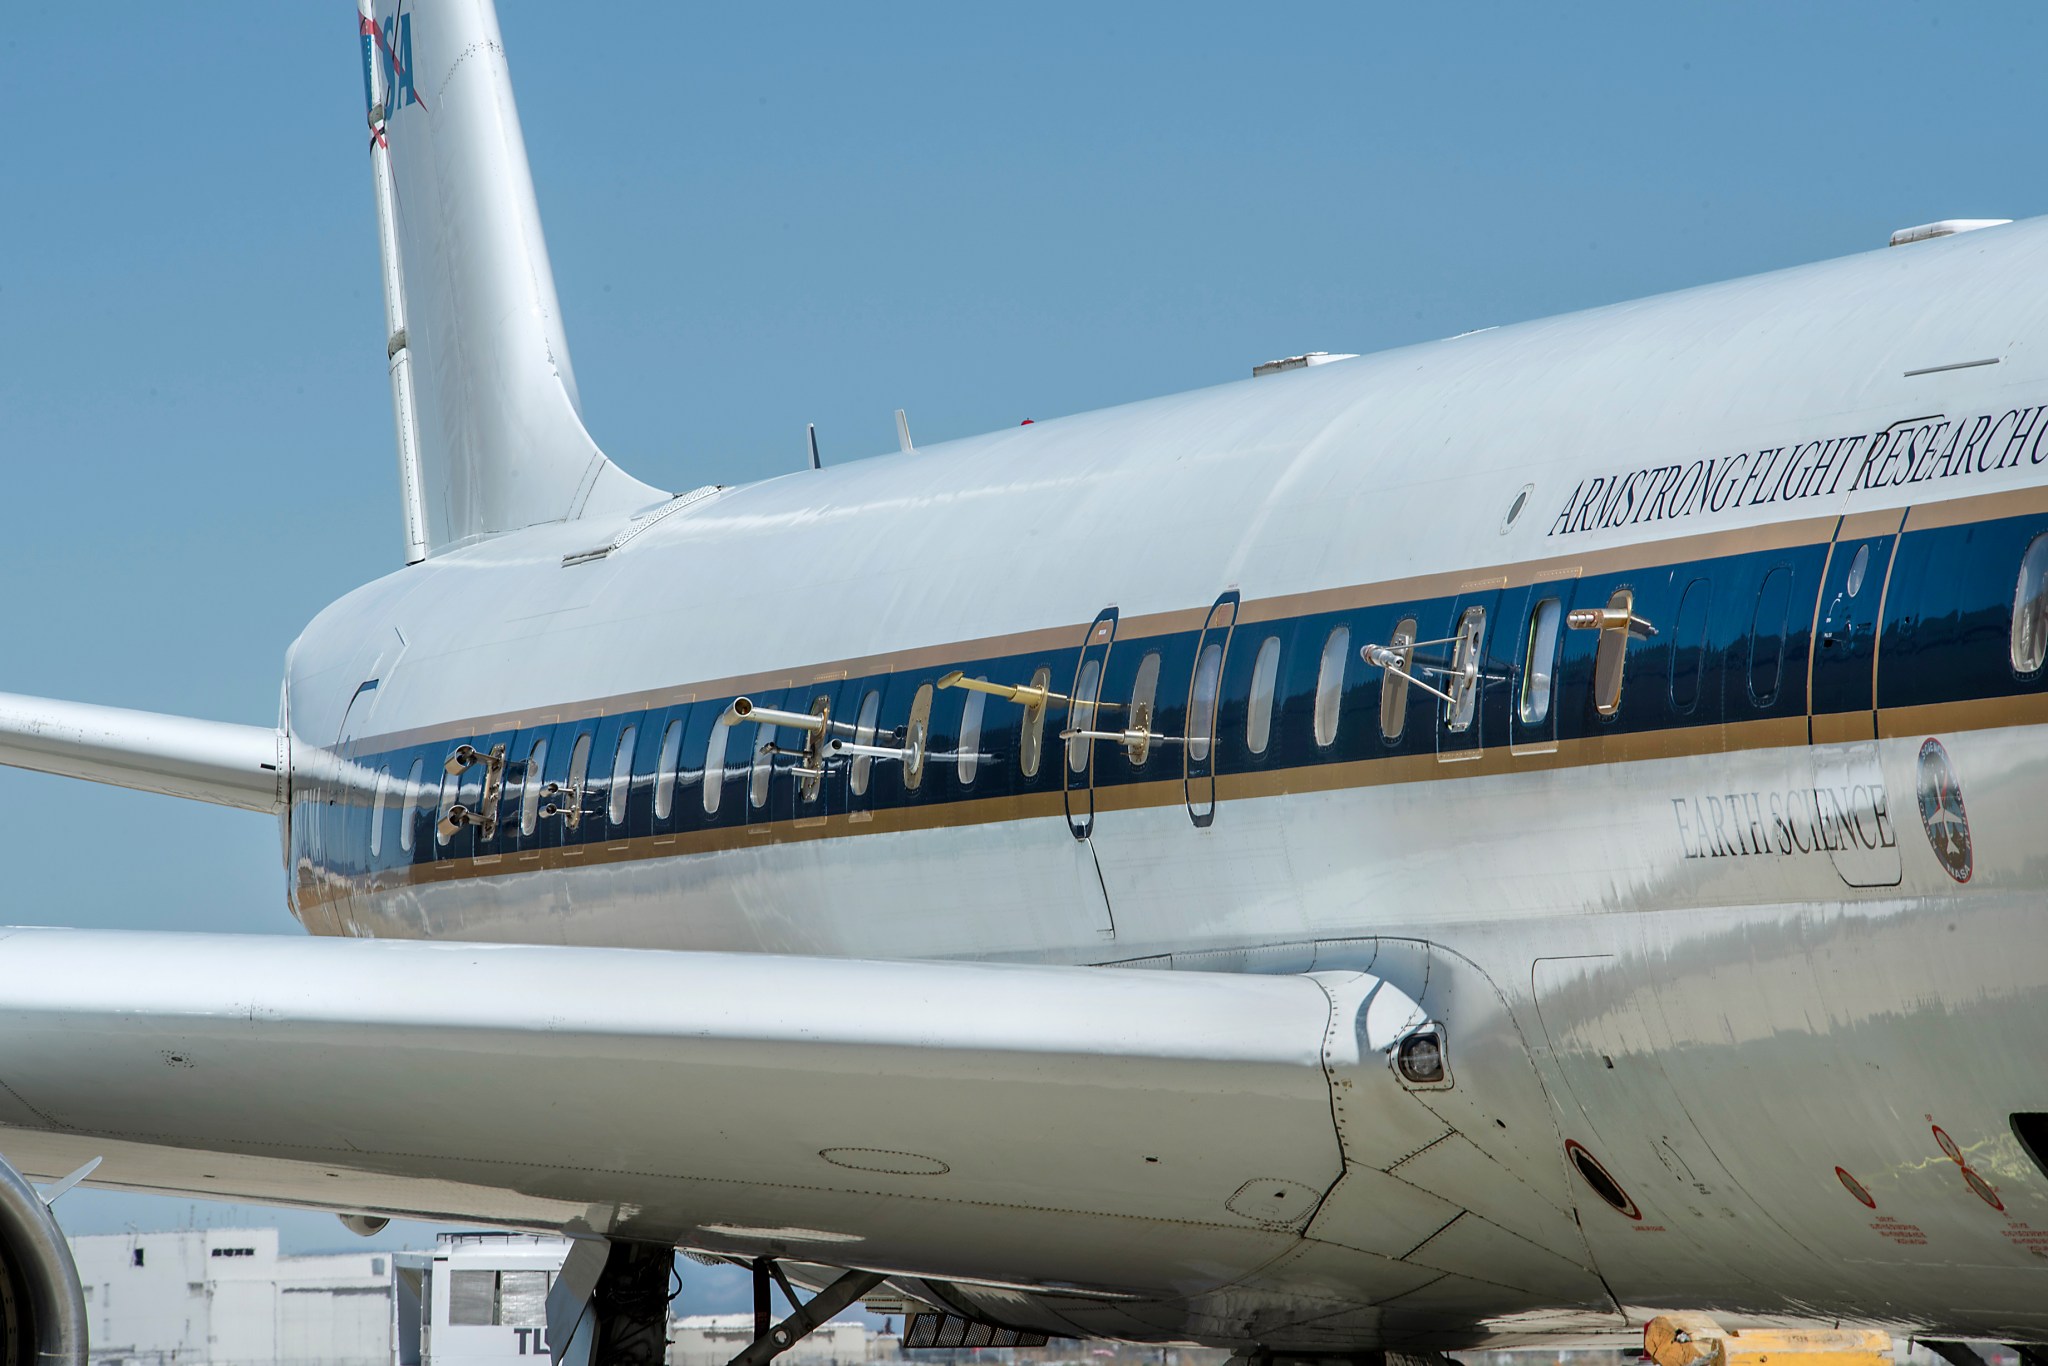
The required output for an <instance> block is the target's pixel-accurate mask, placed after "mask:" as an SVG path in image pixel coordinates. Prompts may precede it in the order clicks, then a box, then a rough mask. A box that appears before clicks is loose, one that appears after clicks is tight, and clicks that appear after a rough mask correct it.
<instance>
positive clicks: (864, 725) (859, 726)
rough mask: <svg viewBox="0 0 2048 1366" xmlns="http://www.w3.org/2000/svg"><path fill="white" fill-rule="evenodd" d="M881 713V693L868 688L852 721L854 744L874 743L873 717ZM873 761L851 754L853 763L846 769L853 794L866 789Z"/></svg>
mask: <svg viewBox="0 0 2048 1366" xmlns="http://www.w3.org/2000/svg"><path fill="white" fill-rule="evenodd" d="M881 714H882V694H881V693H880V692H879V691H877V690H875V689H873V688H870V689H868V695H867V696H866V697H863V698H861V700H860V713H859V714H858V715H857V716H855V717H854V721H853V742H854V743H855V744H856V745H872V744H873V743H875V718H876V717H878V716H880V715H881ZM874 766H875V761H874V759H873V758H872V757H870V756H869V755H866V754H856V755H854V756H853V764H852V766H851V767H850V768H849V769H848V770H847V782H848V783H850V784H851V785H852V787H853V795H854V796H856V797H859V796H864V795H866V793H867V790H868V775H869V774H871V773H872V772H873V771H874Z"/></svg>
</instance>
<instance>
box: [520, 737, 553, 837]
mask: <svg viewBox="0 0 2048 1366" xmlns="http://www.w3.org/2000/svg"><path fill="white" fill-rule="evenodd" d="M547 767H548V741H547V737H546V736H545V735H543V736H542V737H541V738H539V739H538V740H535V741H534V742H533V748H532V749H531V750H529V751H528V752H527V755H526V776H525V777H523V778H522V779H520V783H521V788H520V792H519V833H520V834H522V835H531V834H532V833H533V832H534V828H535V827H536V826H538V825H539V824H540V798H541V791H542V789H544V788H545V787H546V786H547V782H546V781H545V778H546V773H547Z"/></svg>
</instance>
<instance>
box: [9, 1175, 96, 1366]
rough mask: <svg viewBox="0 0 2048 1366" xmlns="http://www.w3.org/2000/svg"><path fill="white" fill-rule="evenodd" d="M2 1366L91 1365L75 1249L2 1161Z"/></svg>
mask: <svg viewBox="0 0 2048 1366" xmlns="http://www.w3.org/2000/svg"><path fill="white" fill-rule="evenodd" d="M0 1366H86V1324H85V1294H84V1292H83V1291H82V1290H81V1289H80V1288H79V1284H78V1266H77V1264H76V1263H74V1262H73V1261H72V1260H71V1245H70V1244H69V1243H67V1242H65V1241H64V1234H63V1231H62V1230H60V1229H59V1228H58V1227H57V1221H56V1220H55V1219H54V1218H53V1217H51V1214H50V1207H49V1206H48V1205H46V1204H44V1203H43V1197H42V1196H41V1195H39V1194H38V1193H37V1192H36V1188H35V1187H34V1186H32V1185H30V1184H29V1182H28V1180H27V1178H25V1177H24V1176H22V1174H21V1173H20V1172H18V1171H16V1170H15V1169H14V1167H13V1166H12V1165H11V1164H10V1163H8V1161H7V1160H6V1159H5V1158H4V1157H0Z"/></svg>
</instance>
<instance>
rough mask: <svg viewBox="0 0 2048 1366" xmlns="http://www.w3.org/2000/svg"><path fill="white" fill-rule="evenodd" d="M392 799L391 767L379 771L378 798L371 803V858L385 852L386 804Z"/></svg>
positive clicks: (385, 766)
mask: <svg viewBox="0 0 2048 1366" xmlns="http://www.w3.org/2000/svg"><path fill="white" fill-rule="evenodd" d="M390 799H391V765H389V764H386V765H384V767H382V768H380V769H378V770H377V796H376V800H374V801H372V802H371V803H370V857H371V858H375V857H377V855H379V854H381V853H383V852H384V803H385V802H387V801H389V800H390Z"/></svg>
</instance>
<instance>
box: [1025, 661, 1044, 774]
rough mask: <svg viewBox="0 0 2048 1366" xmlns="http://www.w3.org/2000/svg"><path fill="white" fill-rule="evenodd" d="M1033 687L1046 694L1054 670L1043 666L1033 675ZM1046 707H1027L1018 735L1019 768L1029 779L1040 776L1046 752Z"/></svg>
mask: <svg viewBox="0 0 2048 1366" xmlns="http://www.w3.org/2000/svg"><path fill="white" fill-rule="evenodd" d="M1031 686H1032V687H1033V688H1035V689H1037V690H1038V691H1039V692H1044V691H1045V690H1046V689H1048V688H1050V687H1051V686H1052V670H1051V669H1048V668H1045V667H1043V666H1041V667H1040V668H1039V670H1038V671H1037V672H1036V673H1034V674H1032V675H1031ZM1045 710H1046V709H1045V707H1043V706H1037V707H1026V708H1025V709H1024V726H1023V729H1022V730H1021V731H1020V732H1019V734H1018V740H1017V767H1018V768H1020V769H1022V770H1023V773H1024V776H1025V777H1027V778H1036V777H1037V776H1038V761H1039V757H1040V756H1041V755H1042V754H1043V753H1044V752H1045Z"/></svg>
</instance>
